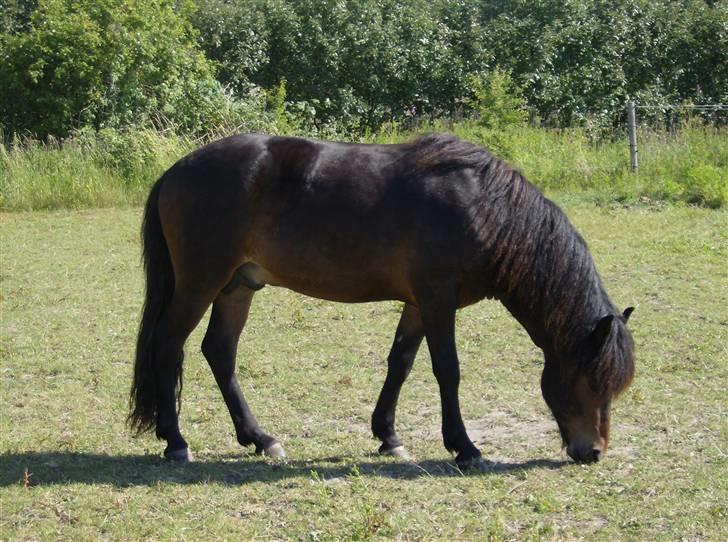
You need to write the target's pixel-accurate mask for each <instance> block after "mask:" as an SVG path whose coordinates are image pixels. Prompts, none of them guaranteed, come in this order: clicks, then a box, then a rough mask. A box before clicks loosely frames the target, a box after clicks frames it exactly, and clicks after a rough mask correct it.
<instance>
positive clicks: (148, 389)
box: [127, 176, 182, 433]
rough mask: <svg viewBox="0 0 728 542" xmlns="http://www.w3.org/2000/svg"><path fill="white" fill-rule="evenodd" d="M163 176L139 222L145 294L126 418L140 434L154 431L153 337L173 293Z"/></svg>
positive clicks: (156, 400) (156, 398)
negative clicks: (161, 202) (161, 212)
mask: <svg viewBox="0 0 728 542" xmlns="http://www.w3.org/2000/svg"><path fill="white" fill-rule="evenodd" d="M163 181H164V176H162V178H161V179H159V180H158V181H157V182H156V184H155V185H154V187H153V188H152V191H151V193H150V194H149V199H147V204H146V207H145V209H144V220H143V222H142V258H143V261H144V271H145V274H146V295H145V299H144V308H143V310H142V320H141V323H140V325H139V336H138V338H137V348H136V361H135V362H134V381H133V383H132V386H131V392H130V394H129V417H128V419H127V421H128V423H129V425H130V426H131V428H132V429H134V430H136V432H137V433H143V432H145V431H149V430H152V429H154V428H155V426H156V423H157V410H158V404H159V392H158V388H157V377H156V369H155V364H154V343H155V341H154V334H155V331H156V329H157V324H158V323H159V320H160V319H161V317H162V314H163V312H164V310H165V308H166V307H167V305H169V302H170V300H171V299H172V294H173V292H174V270H173V269H172V261H171V260H170V257H169V249H168V248H167V242H166V241H165V239H164V235H163V234H162V223H161V221H160V219H159V207H158V203H159V192H160V189H161V187H162V182H163ZM177 380H178V382H179V385H178V390H179V391H181V389H182V364H181V363H180V364H179V366H178V368H177Z"/></svg>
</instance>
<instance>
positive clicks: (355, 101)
mask: <svg viewBox="0 0 728 542" xmlns="http://www.w3.org/2000/svg"><path fill="white" fill-rule="evenodd" d="M36 3H37V6H36ZM3 4H4V8H5V9H3V10H2V22H3V24H4V30H2V31H0V61H2V62H0V115H1V116H0V118H1V119H2V123H3V125H4V129H5V131H6V132H7V133H13V132H22V131H30V132H31V133H34V134H35V135H37V136H40V137H45V136H46V135H48V134H53V135H55V136H64V135H65V134H67V133H68V132H69V131H70V130H72V129H76V128H79V127H83V126H91V127H93V128H95V129H99V128H103V127H121V126H126V125H129V124H140V123H149V122H152V123H155V124H157V125H165V126H166V125H169V124H172V125H174V126H175V127H176V128H177V129H178V130H181V131H188V132H198V133H199V132H208V131H218V128H219V127H220V126H224V127H226V128H225V130H227V129H228V128H227V127H230V126H233V125H245V124H246V122H247V120H245V121H242V122H238V121H237V120H235V119H236V113H235V111H236V110H237V109H241V110H244V111H245V114H244V117H245V118H246V119H247V118H248V117H249V116H250V115H249V113H250V112H251V103H259V100H258V96H259V95H260V93H261V92H263V93H266V94H270V92H271V91H275V89H277V88H278V85H279V83H280V82H281V81H283V80H285V81H286V101H287V104H286V107H285V109H286V115H285V116H281V115H279V116H278V120H275V119H274V120H273V122H274V124H275V123H276V122H278V123H279V124H280V122H282V121H283V120H284V118H285V120H286V121H290V122H292V123H293V126H295V130H303V131H305V132H306V133H316V134H320V135H322V136H330V135H332V134H351V135H360V134H363V133H367V132H371V131H376V130H378V129H379V128H380V127H381V126H383V125H384V124H387V123H395V124H398V125H400V126H410V127H412V126H417V125H419V124H421V123H422V122H432V120H433V119H437V118H455V119H462V118H467V117H469V116H471V115H473V114H478V112H477V111H474V110H473V109H472V108H471V105H473V104H476V106H477V100H476V101H475V102H473V101H471V98H472V97H473V96H472V94H473V90H474V88H473V86H474V83H473V82H474V81H475V80H477V79H479V78H480V79H482V74H490V73H503V72H504V73H508V74H510V76H511V78H512V80H513V81H514V82H515V83H516V84H517V86H518V88H519V89H520V90H519V91H518V93H517V94H518V95H519V96H523V97H524V98H525V100H526V103H527V105H528V109H529V111H533V112H534V113H536V114H537V115H538V117H539V118H540V119H542V121H543V122H544V123H545V124H546V125H548V126H552V127H569V126H576V125H580V126H585V127H587V128H589V129H590V130H592V131H593V132H594V133H599V134H602V135H603V134H605V133H607V132H608V131H609V130H610V129H612V127H613V126H614V125H615V124H619V123H621V122H622V121H623V116H624V104H625V101H626V100H627V98H628V97H632V98H636V99H638V100H640V103H652V104H661V103H682V102H683V101H688V102H690V103H719V102H725V101H728V3H726V2H712V3H711V2H704V1H702V0H684V1H681V2H674V1H670V0H656V1H653V0H617V1H610V2H607V1H606V0H564V1H561V0H559V1H557V0H540V1H538V2H526V1H523V0H509V1H507V2H500V1H498V2H496V1H476V0H457V1H452V0H434V1H426V0H397V1H395V0H378V1H376V2H373V1H371V0H348V1H346V2H339V1H334V0H295V1H294V0H195V1H194V3H193V0H182V1H179V2H177V1H173V0H152V1H151V2H142V1H141V0H80V1H77V2H76V1H71V0H40V1H39V2H36V0H5V1H4V2H3ZM203 52H204V55H205V56H203V54H202V53H203ZM482 83H485V80H483V81H482ZM476 86H477V84H476ZM237 101H239V102H241V104H240V105H238V104H234V103H233V102H237ZM476 109H477V107H476ZM264 113H265V112H264V110H261V111H259V112H258V115H257V119H256V123H257V122H258V121H259V120H260V119H261V118H263V117H266V114H264ZM268 113H269V114H268V115H267V116H268V119H267V120H265V122H266V123H269V121H270V118H271V117H275V115H274V114H273V113H272V112H271V111H269V112H268ZM230 115H232V117H231V116H230ZM715 117H716V116H714V118H712V119H711V120H717V121H718V122H722V123H725V122H726V117H725V114H722V116H717V117H718V118H717V119H716V118H715ZM481 118H482V114H481ZM654 118H657V116H654ZM274 128H275V126H274ZM278 129H279V130H289V129H294V128H293V127H292V126H286V125H285V123H283V124H281V125H280V126H278ZM493 129H494V130H496V129H497V128H493Z"/></svg>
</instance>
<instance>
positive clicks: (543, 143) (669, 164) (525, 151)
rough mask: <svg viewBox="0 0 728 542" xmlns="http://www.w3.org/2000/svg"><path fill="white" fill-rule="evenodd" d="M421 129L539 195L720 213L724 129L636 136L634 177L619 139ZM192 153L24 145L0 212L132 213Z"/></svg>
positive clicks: (97, 144)
mask: <svg viewBox="0 0 728 542" xmlns="http://www.w3.org/2000/svg"><path fill="white" fill-rule="evenodd" d="M427 129H429V130H445V129H450V130H451V131H453V132H454V133H455V134H457V135H459V136H460V137H463V138H464V139H467V140H470V141H473V142H475V143H478V144H481V145H484V146H486V147H488V148H490V149H492V150H493V152H494V153H495V154H497V155H498V156H501V157H504V158H506V159H507V160H508V161H509V162H511V163H513V164H515V165H516V166H518V167H519V168H520V169H521V170H522V171H523V172H524V173H525V175H526V177H527V178H528V179H529V180H530V181H531V182H533V183H534V184H536V185H538V186H539V187H541V188H542V189H545V190H549V191H553V190H558V191H564V190H568V191H571V192H579V193H581V194H582V195H584V196H585V197H587V198H588V199H592V200H600V201H604V202H615V201H619V202H629V203H635V202H638V201H640V200H645V199H647V200H654V201H667V202H684V203H690V204H696V205H701V206H705V207H723V206H726V205H728V133H727V132H726V130H725V129H722V130H717V129H715V128H710V127H705V126H698V125H690V124H688V125H686V126H684V127H683V128H682V129H681V130H679V131H678V132H677V133H675V134H668V133H664V132H654V131H649V130H644V131H643V132H641V133H640V136H639V149H640V164H641V165H640V171H639V174H634V173H632V172H631V171H630V168H629V154H628V150H627V144H626V139H625V138H623V137H622V138H614V139H603V140H601V141H598V142H597V141H595V140H593V139H592V138H590V137H589V134H588V133H587V132H586V131H585V130H583V129H569V130H558V131H557V130H546V129H536V128H528V127H524V128H514V129H510V130H507V131H505V132H492V131H488V130H486V129H483V128H481V127H479V126H477V125H475V124H473V123H472V122H462V123H459V124H455V125H454V126H449V127H447V126H444V125H441V124H437V125H435V126H434V127H429V128H427ZM414 135H415V134H414V133H413V132H408V131H402V130H400V129H399V128H397V127H394V128H392V129H388V130H383V131H382V132H380V133H377V134H373V135H369V136H366V137H364V138H363V139H364V140H366V141H377V142H383V143H388V142H400V141H406V140H409V139H411V138H413V137H414ZM200 143H201V141H192V140H190V139H189V138H187V137H181V136H175V135H171V134H164V133H158V132H154V131H152V130H145V129H137V130H132V129H130V130H128V131H125V132H118V131H114V130H102V131H101V132H99V133H98V134H95V133H93V132H90V131H86V132H81V133H80V134H77V135H75V136H74V137H72V138H70V139H68V140H66V141H64V142H62V143H59V142H51V143H48V144H40V143H38V142H37V141H33V140H26V141H22V142H16V143H14V144H12V145H9V146H7V147H3V146H0V210H5V211H18V210H39V209H78V208H94V207H96V208H97V207H110V206H115V207H119V206H130V205H139V204H141V203H142V202H143V201H144V198H145V197H146V194H147V193H148V191H149V188H150V186H151V184H152V183H153V182H154V181H155V180H156V179H157V178H158V177H159V175H161V174H162V172H163V171H164V170H165V169H166V168H168V167H169V166H170V165H172V164H173V163H174V162H175V161H176V160H177V159H178V158H180V157H182V156H184V155H185V154H187V152H189V151H190V150H192V149H193V148H195V147H196V146H199V145H200Z"/></svg>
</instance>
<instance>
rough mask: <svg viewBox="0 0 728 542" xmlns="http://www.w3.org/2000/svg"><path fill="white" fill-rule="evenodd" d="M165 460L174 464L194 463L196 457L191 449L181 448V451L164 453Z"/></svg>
mask: <svg viewBox="0 0 728 542" xmlns="http://www.w3.org/2000/svg"><path fill="white" fill-rule="evenodd" d="M164 459H166V460H167V461H172V462H174V463H191V462H192V461H194V457H193V456H192V452H190V449H189V448H180V449H179V450H172V451H170V452H164Z"/></svg>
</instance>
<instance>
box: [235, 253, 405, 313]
mask: <svg viewBox="0 0 728 542" xmlns="http://www.w3.org/2000/svg"><path fill="white" fill-rule="evenodd" d="M270 264H271V262H265V263H262V262H261V263H258V262H248V263H246V264H245V265H243V266H242V267H241V268H240V270H239V272H238V275H239V277H240V279H241V281H242V283H243V284H245V285H246V286H248V287H250V288H252V289H260V288H262V287H263V286H265V285H271V286H280V287H283V288H287V289H289V290H293V291H295V292H298V293H301V294H304V295H307V296H310V297H316V298H318V299H326V300H329V301H339V302H342V303H362V302H367V301H382V300H386V299H395V300H400V301H409V302H411V301H412V295H411V294H410V293H409V291H408V288H407V287H406V285H404V284H403V281H398V280H396V279H395V278H394V277H392V276H389V275H388V274H387V273H380V272H376V271H374V270H371V269H369V270H359V271H357V270H354V269H342V268H341V267H338V268H334V267H328V268H318V267H314V268H312V266H311V265H310V263H309V265H305V264H302V265H300V266H291V265H286V266H276V265H275V264H274V265H270ZM367 271H368V272H367Z"/></svg>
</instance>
